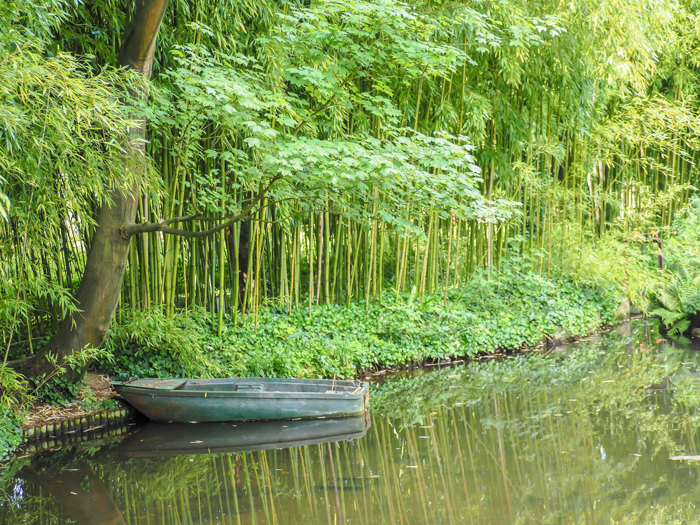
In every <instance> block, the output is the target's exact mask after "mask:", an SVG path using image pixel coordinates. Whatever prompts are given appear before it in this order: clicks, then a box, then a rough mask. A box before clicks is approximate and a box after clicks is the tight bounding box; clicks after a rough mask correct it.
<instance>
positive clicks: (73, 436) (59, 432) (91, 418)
mask: <svg viewBox="0 0 700 525" xmlns="http://www.w3.org/2000/svg"><path fill="white" fill-rule="evenodd" d="M118 404H119V406H118V407H117V408H115V409H110V410H100V411H97V412H92V413H89V414H83V415H80V416H77V417H74V418H71V419H63V420H59V421H54V422H51V423H41V424H39V425H36V426H33V427H29V428H25V429H23V438H22V445H21V446H20V449H23V450H24V451H25V452H27V453H33V452H37V451H39V450H46V449H49V448H55V447H61V446H64V445H70V444H73V443H80V442H83V441H89V440H93V439H100V438H103V437H109V436H115V435H120V434H123V433H125V432H126V426H127V424H128V423H129V422H130V421H131V420H132V419H134V417H135V416H136V413H137V412H136V410H134V408H132V407H131V406H130V405H128V404H126V403H125V402H123V401H118Z"/></svg>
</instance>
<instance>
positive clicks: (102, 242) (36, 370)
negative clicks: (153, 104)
mask: <svg viewBox="0 0 700 525" xmlns="http://www.w3.org/2000/svg"><path fill="white" fill-rule="evenodd" d="M167 3H168V0H137V1H136V5H135V8H134V15H133V17H132V19H131V20H130V21H129V22H128V23H127V26H126V29H125V34H124V39H123V44H122V48H121V50H120V52H119V65H120V66H122V67H128V68H131V69H134V70H136V71H138V72H140V73H141V74H143V75H144V76H145V77H146V78H150V76H151V70H152V66H153V54H154V51H155V47H156V39H157V38H158V31H159V29H160V26H161V23H162V20H163V14H164V13H165V9H166V7H167ZM131 95H132V96H136V97H142V98H146V97H147V96H148V93H147V92H146V91H145V89H144V91H143V92H141V93H131ZM131 134H132V136H134V137H135V138H136V139H135V140H134V142H133V143H132V144H131V152H132V153H131V157H132V158H131V159H130V162H129V166H133V169H135V170H137V171H138V172H141V173H142V172H144V171H145V169H146V157H145V146H144V144H145V143H144V140H145V134H146V122H145V121H144V120H141V121H138V122H137V124H136V126H135V127H134V128H133V129H132V130H131ZM137 175H138V174H137ZM136 180H139V177H138V176H137V177H136ZM139 193H140V186H139V184H138V183H136V184H135V185H134V187H133V188H132V189H131V191H130V192H128V193H126V194H123V193H121V192H119V191H114V192H112V194H111V196H110V197H111V200H112V203H111V204H109V203H105V204H103V205H102V206H101V207H100V209H99V210H98V212H97V228H96V230H95V234H94V236H93V238H92V243H91V245H90V251H89V253H88V258H87V263H86V265H85V273H84V274H83V278H82V280H81V281H80V286H79V287H78V291H77V293H76V301H77V305H78V309H79V310H80V311H79V312H78V313H76V314H74V315H70V316H68V317H66V319H64V320H63V322H62V323H61V326H60V327H59V329H58V332H56V334H55V335H54V336H53V337H52V338H51V340H50V341H49V342H48V343H47V344H46V346H45V347H44V348H43V349H42V350H41V351H40V352H38V353H36V354H34V356H32V357H31V358H29V359H26V360H23V361H22V362H21V363H18V366H16V368H17V370H18V371H19V372H20V373H22V374H24V375H25V376H26V377H28V378H32V377H38V376H41V375H42V374H47V375H49V374H51V373H53V372H54V370H55V367H54V365H53V364H52V363H51V362H50V361H49V360H48V359H47V354H49V353H50V354H52V355H53V356H55V357H56V358H57V360H58V363H59V364H64V363H65V359H66V357H68V356H70V355H72V354H73V353H74V352H77V351H79V350H82V349H84V348H86V347H91V348H97V347H99V346H100V345H101V344H102V341H103V340H104V337H105V334H106V333H107V330H108V328H109V325H110V323H111V322H112V317H113V316H114V312H115V310H116V308H117V303H118V301H119V297H120V293H121V288H122V281H123V279H124V270H125V268H126V261H127V258H128V255H129V245H130V236H128V235H123V234H122V226H124V225H127V224H133V223H134V220H135V219H136V209H137V206H138V198H139ZM82 372H83V370H68V371H67V374H68V375H69V376H72V377H73V378H75V376H78V375H80V374H82Z"/></svg>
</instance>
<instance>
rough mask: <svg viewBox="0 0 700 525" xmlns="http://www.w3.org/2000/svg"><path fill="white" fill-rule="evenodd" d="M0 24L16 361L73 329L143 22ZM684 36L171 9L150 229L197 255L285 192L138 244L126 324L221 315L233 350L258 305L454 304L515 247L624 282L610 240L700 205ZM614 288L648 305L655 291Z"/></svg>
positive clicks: (15, 6)
mask: <svg viewBox="0 0 700 525" xmlns="http://www.w3.org/2000/svg"><path fill="white" fill-rule="evenodd" d="M3 9H5V15H6V16H4V18H3V23H4V24H5V26H6V28H7V31H6V32H5V34H4V38H3V42H2V45H3V46H5V49H7V50H8V52H7V53H4V54H3V62H2V71H3V73H2V77H1V78H2V79H3V80H2V81H3V84H2V85H3V87H2V89H1V90H0V93H2V99H1V102H0V107H1V108H2V112H3V118H2V120H1V122H2V126H3V127H2V131H1V132H0V133H1V134H2V138H3V140H2V141H0V159H1V160H0V162H1V163H2V166H4V168H3V170H2V173H0V176H2V177H3V178H4V179H5V182H3V183H2V188H3V189H2V192H3V193H5V194H7V196H9V202H10V203H11V207H10V214H9V221H7V222H3V226H2V230H0V236H1V238H2V240H3V242H2V245H1V246H0V248H1V250H0V261H1V264H0V271H1V272H2V274H1V276H2V279H3V282H4V283H7V286H6V287H4V288H3V291H2V295H1V296H0V326H1V327H2V331H3V335H4V341H5V342H7V340H8V337H9V336H10V334H11V337H12V340H13V341H14V342H18V341H31V340H32V339H33V338H35V337H37V335H46V334H50V333H52V332H53V331H54V330H55V329H56V326H57V323H58V322H59V321H60V319H61V318H62V317H63V316H64V314H65V313H66V312H68V311H71V309H72V308H74V305H73V303H72V301H71V296H72V293H73V292H74V290H75V287H76V284H77V282H78V280H79V278H80V275H81V272H82V269H83V267H84V264H85V258H86V254H87V249H88V247H89V244H90V239H91V235H92V232H93V227H94V211H95V209H96V207H97V205H98V204H99V202H100V201H101V199H103V198H104V197H105V195H106V194H107V190H108V189H109V188H111V187H122V188H123V187H128V186H129V185H130V183H131V182H132V181H131V180H130V176H132V175H133V173H132V170H130V169H128V162H126V163H125V161H124V159H123V158H122V156H123V155H122V154H123V152H122V151H121V147H122V146H123V144H124V133H125V129H126V126H127V125H128V122H127V119H125V117H124V114H125V113H124V111H123V109H124V106H125V104H126V101H125V100H124V97H123V93H124V90H119V89H116V88H115V87H114V86H115V85H117V84H119V85H121V86H123V85H124V84H125V83H127V82H135V80H133V79H128V78H127V77H128V75H126V76H125V75H124V74H123V73H118V72H115V71H114V70H113V66H114V64H115V61H116V54H117V50H118V47H119V45H120V42H121V38H122V35H121V33H120V31H121V28H123V26H124V22H125V20H126V18H127V13H128V12H129V9H131V4H130V3H129V2H120V1H117V2H102V1H97V2H91V3H78V4H75V5H73V4H64V3H62V2H49V3H46V2H43V3H40V2H34V1H31V0H12V2H10V3H8V4H7V5H6V6H5V7H3ZM696 18H697V6H696V4H695V3H693V2H689V1H688V2H681V1H675V0H663V1H661V2H650V1H648V0H628V1H625V2H623V3H622V4H620V5H615V7H614V8H613V7H612V4H608V3H605V2H604V3H600V2H593V1H590V0H577V1H576V2H574V3H569V4H561V3H558V2H551V1H548V0H541V1H538V2H529V1H528V2H524V1H509V2H502V3H498V4H497V5H494V4H492V3H490V2H475V3H471V4H461V3H458V2H451V3H447V4H440V5H433V4H431V3H430V2H423V1H419V2H412V3H408V4H407V3H400V2H394V1H389V0H381V1H379V0H376V1H370V0H362V1H359V0H357V1H347V0H342V1H341V0H324V1H322V2H317V3H314V4H313V5H309V6H307V5H303V4H294V3H292V4H277V3H273V2H268V1H266V0H260V1H258V2H254V3H248V4H240V3H235V2H228V1H227V2H217V3H216V4H215V5H212V4H210V3H208V2H203V1H198V0H178V1H172V2H171V3H170V6H169V9H168V12H167V14H166V18H165V21H164V25H163V30H162V33H161V37H160V39H159V51H158V53H157V63H156V66H155V70H154V71H155V72H154V78H153V82H152V86H151V87H150V90H149V92H150V96H149V102H148V103H147V105H146V107H144V108H142V114H143V115H145V116H147V117H148V119H149V130H148V141H149V143H148V158H149V161H150V166H151V168H152V169H151V170H150V172H149V173H150V176H149V178H148V180H142V181H139V182H140V184H141V188H142V190H143V195H142V198H141V199H140V204H139V217H138V219H139V220H140V221H153V222H157V221H159V220H170V219H173V218H174V217H187V218H188V220H187V221H181V222H173V223H171V225H172V226H174V227H177V228H179V229H183V230H186V231H201V230H204V229H207V228H209V227H210V226H212V225H216V224H222V221H224V220H225V219H226V218H228V217H230V216H232V215H235V214H236V213H237V212H238V211H240V210H241V209H242V208H244V207H245V206H246V205H247V204H248V203H249V202H251V199H252V198H253V196H254V195H255V194H256V192H257V191H258V190H259V189H260V188H261V187H262V186H265V185H266V184H268V183H270V182H273V181H274V184H273V185H272V187H271V188H270V191H269V192H268V193H267V194H266V197H265V199H264V201H262V202H260V203H258V206H256V207H255V209H254V210H252V211H253V215H252V216H251V217H250V218H249V219H248V220H246V221H243V222H239V223H237V224H234V225H232V226H231V227H229V228H225V229H224V230H222V231H220V232H218V233H216V234H214V235H212V236H210V237H208V238H197V239H192V238H187V239H182V238H179V237H173V236H170V235H160V234H150V235H139V236H137V237H134V238H133V240H132V250H131V255H130V260H129V269H128V273H127V278H126V282H125V287H124V290H123V294H122V295H123V297H122V302H121V305H122V308H125V309H143V310H144V311H146V312H147V311H149V309H150V308H151V307H153V306H156V307H158V308H161V307H163V308H164V309H165V311H166V313H167V314H169V315H172V314H173V313H174V312H175V311H176V310H177V309H181V308H184V309H190V308H192V307H193V306H201V307H203V308H205V309H207V310H209V311H211V312H214V311H215V310H217V306H216V305H217V304H220V303H225V305H226V307H227V308H226V309H225V308H218V312H219V313H220V314H221V315H220V318H219V320H218V325H217V327H216V328H217V331H218V332H221V331H223V328H224V325H225V324H226V323H228V321H227V320H226V319H225V318H224V317H225V316H224V312H234V311H240V312H243V313H245V312H253V313H255V312H257V311H258V309H259V308H260V307H262V306H263V305H265V304H267V303H268V302H270V301H272V302H275V303H282V304H287V305H288V306H290V307H295V306H299V305H300V304H301V303H302V301H304V302H306V303H308V305H309V306H313V305H314V304H320V303H324V304H331V303H339V304H342V303H350V302H352V301H353V300H358V299H361V300H364V301H365V303H367V304H369V303H372V302H374V301H376V300H377V299H378V298H379V297H381V296H383V294H384V292H385V291H386V290H388V289H395V290H396V291H397V292H398V293H399V294H404V293H408V292H410V291H411V290H412V289H413V288H414V287H415V289H416V292H417V293H418V295H419V296H421V297H424V296H425V295H426V294H427V295H429V294H434V293H438V291H439V290H440V289H441V288H442V287H444V288H446V289H447V290H449V289H450V288H451V287H452V286H456V287H460V286H462V285H463V284H464V283H465V282H467V281H468V280H469V279H470V278H471V276H472V275H473V274H474V272H475V271H477V269H478V268H481V267H484V266H488V265H493V264H499V261H500V260H501V259H502V258H503V257H504V256H505V255H506V254H507V253H508V252H509V249H514V250H516V252H519V253H521V254H529V255H530V256H531V260H532V261H533V268H535V269H536V271H538V272H539V273H541V274H542V275H545V274H546V275H547V276H550V275H551V274H552V272H556V271H557V267H558V266H559V265H560V262H561V261H562V260H564V263H565V265H566V266H567V269H568V270H571V272H570V273H573V274H577V273H578V272H581V273H583V274H588V275H585V276H584V278H583V280H587V279H588V278H589V277H590V273H591V271H592V270H591V267H590V266H588V265H586V264H583V265H582V264H577V263H576V262H575V261H576V260H577V259H578V260H579V261H580V260H581V259H582V253H583V252H585V254H590V253H592V252H596V251H602V252H604V253H605V256H606V257H598V260H597V262H598V264H597V265H593V267H594V268H597V269H598V270H603V269H605V268H608V267H610V266H613V267H615V268H624V267H625V266H626V265H627V264H628V263H627V262H626V261H624V260H623V259H621V258H620V257H619V255H620V254H621V253H622V252H624V250H620V249H608V250H606V248H608V247H609V246H610V243H611V242H612V241H610V239H613V240H614V242H615V243H617V246H619V247H624V246H626V245H630V243H634V242H635V241H636V237H635V232H649V231H652V230H656V231H658V229H659V228H660V227H663V226H670V225H671V223H672V220H673V218H674V217H675V215H676V214H677V212H678V210H679V209H681V208H682V206H683V205H684V203H685V202H686V201H687V199H688V197H689V195H690V194H691V192H692V190H693V187H694V184H695V183H696V176H697V172H696V170H695V169H694V161H695V158H696V156H697V154H696V152H697V136H698V133H697V131H698V129H700V125H699V124H698V119H697V110H696V109H697V107H696V103H697V102H696V97H695V95H696V91H697V85H698V82H697V65H696V60H695V58H694V57H695V55H694V49H695V44H696V40H697V37H696V29H695V22H694V21H695V20H696ZM5 26H3V27H5ZM18 49H21V50H22V51H21V52H19V51H17V50H18ZM19 78H21V79H22V83H21V85H22V89H21V90H18V89H17V87H16V86H17V85H18V83H17V79H19ZM58 86H60V87H61V90H60V91H58V90H57V89H58ZM93 109H94V111H93ZM58 152H61V154H60V155H58ZM125 168H126V169H125ZM78 174H80V180H78V179H77V175H78ZM278 177H279V178H278ZM0 207H1V209H2V213H3V214H6V213H7V208H8V201H7V200H5V199H4V198H3V199H2V200H0ZM47 234H48V235H47ZM632 246H634V245H633V244H632ZM586 250H587V251H586ZM585 254H584V255H585ZM616 254H617V255H616ZM577 256H578V257H577ZM608 259H613V260H608ZM570 263H571V264H570ZM623 274H624V271H620V272H619V273H618V274H617V275H618V277H619V278H618V279H616V283H617V284H622V285H623V286H626V287H628V288H629V289H630V291H629V293H630V294H631V295H632V296H633V299H635V296H636V298H637V299H639V301H641V302H643V298H644V297H645V296H648V293H645V292H648V290H646V289H642V288H644V286H645V285H644V284H640V283H648V282H650V281H649V279H648V278H646V277H648V276H645V278H644V279H627V281H630V282H628V283H627V284H626V285H625V284H624V281H625V278H624V276H623ZM572 278H574V279H576V280H580V278H579V276H578V275H573V276H572ZM652 281H653V279H652ZM130 316H131V313H125V314H124V317H125V318H128V317H130ZM234 317H236V315H234ZM235 322H236V321H234V323H235Z"/></svg>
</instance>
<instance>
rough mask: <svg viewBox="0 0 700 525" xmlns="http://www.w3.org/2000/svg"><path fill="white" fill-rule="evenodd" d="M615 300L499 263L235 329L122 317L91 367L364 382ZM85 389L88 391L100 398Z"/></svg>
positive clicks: (604, 318) (549, 328)
mask: <svg viewBox="0 0 700 525" xmlns="http://www.w3.org/2000/svg"><path fill="white" fill-rule="evenodd" d="M621 299H622V297H621V294H620V293H619V292H618V291H617V290H616V289H614V288H609V289H602V288H600V287H597V286H589V285H581V284H576V283H574V282H572V281H571V280H569V279H567V278H565V277H561V278H551V279H547V278H544V277H541V276H539V275H538V274H536V273H533V272H529V271H515V270H507V271H502V272H501V273H500V274H498V275H492V276H491V278H490V279H486V278H484V277H479V276H477V277H476V278H475V279H473V280H472V281H471V282H470V283H469V284H468V285H467V286H465V287H463V288H462V289H459V290H450V291H448V293H447V295H445V294H435V295H429V296H426V297H424V298H422V299H421V298H419V297H416V296H412V295H401V296H396V295H395V294H389V293H388V294H385V295H384V296H383V297H382V301H381V303H379V302H376V303H373V304H370V305H369V306H368V305H367V304H366V303H352V304H350V305H318V306H316V305H313V306H312V308H308V306H306V307H303V306H300V307H298V308H292V310H291V311H289V310H288V308H285V307H274V306H269V307H266V308H264V309H261V310H260V311H259V312H256V313H255V314H247V315H245V316H242V318H241V317H239V319H238V323H237V324H235V325H234V324H233V320H232V319H230V318H229V324H228V325H227V327H226V330H224V331H223V333H222V334H221V335H220V336H219V335H216V334H215V333H214V330H213V326H212V323H211V322H210V316H209V314H208V313H207V312H204V311H201V310H195V311H189V312H186V313H185V312H181V313H178V314H176V315H175V316H172V317H166V316H165V315H163V314H162V313H161V312H160V311H156V310H151V311H147V312H140V311H139V312H131V313H127V312H124V313H123V315H122V317H121V319H120V320H119V322H118V323H117V324H116V325H115V326H114V327H113V329H112V330H111V332H110V335H109V337H108V339H107V342H106V346H107V348H108V349H109V350H110V351H111V354H112V360H103V361H101V362H98V363H96V367H97V368H98V369H99V370H101V372H100V373H101V374H102V375H104V376H110V375H115V374H118V373H127V374H129V375H133V376H139V377H158V376H160V377H164V376H180V377H201V376H260V377H333V376H335V377H339V378H349V377H365V376H367V375H371V374H377V373H379V374H381V373H383V371H385V370H388V369H393V368H397V367H404V366H410V365H420V364H431V363H440V362H449V361H455V360H464V359H469V358H473V357H474V356H477V355H482V356H483V355H494V354H499V353H502V352H504V351H518V350H522V349H525V348H533V347H536V346H538V345H544V344H548V343H560V342H564V341H566V340H570V339H572V338H577V337H583V336H586V335H589V334H591V333H593V332H596V331H598V330H600V329H601V328H603V327H605V326H608V325H610V324H613V323H614V322H615V320H616V316H617V315H619V312H618V309H619V307H620V303H621ZM622 313H623V314H624V312H622ZM91 377H92V378H93V379H94V377H96V376H91ZM93 382H94V381H93ZM92 386H94V385H92ZM98 386H99V385H98ZM94 390H95V389H93V388H88V393H87V397H88V398H90V397H91V396H92V397H93V398H95V397H96V398H98V399H95V401H101V400H102V398H104V399H107V398H108V395H109V393H108V392H107V391H104V389H103V391H102V392H101V393H98V394H97V395H96V396H95V394H94V393H90V392H92V391H94ZM97 390H99V388H98V389H97ZM55 393H56V391H55V390H54V394H55ZM64 394H65V396H68V395H69V392H64ZM100 396H101V397H100ZM102 401H103V400H102ZM40 406H41V407H42V408H40V409H36V408H35V409H30V410H29V414H28V415H25V416H24V418H23V421H24V423H25V425H24V426H25V427H26V426H28V425H29V422H31V421H32V420H38V419H40V417H41V412H42V411H50V409H48V408H47V407H46V405H45V404H44V405H40ZM61 410H62V411H63V412H64V416H65V417H64V418H63V419H69V418H74V417H76V415H77V416H80V415H82V414H84V413H85V407H84V404H83V405H81V404H80V403H78V404H75V405H73V410H71V409H70V408H68V409H61ZM56 413H60V411H54V415H55V414H56ZM54 421H58V422H60V421H61V418H60V417H59V418H58V419H56V418H53V419H52V422H54ZM35 422H36V421H35ZM1 442H2V439H0V446H1V445H2V443H1ZM10 443H13V444H14V446H17V444H18V443H17V435H13V439H12V440H11V441H10V440H6V443H5V452H7V448H8V447H9V446H11V445H10Z"/></svg>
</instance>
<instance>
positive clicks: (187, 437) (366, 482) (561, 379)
mask: <svg viewBox="0 0 700 525" xmlns="http://www.w3.org/2000/svg"><path fill="white" fill-rule="evenodd" d="M699 356H700V354H698V353H697V350H694V349H692V348H690V349H689V348H681V347H674V346H671V345H670V344H668V342H667V341H664V340H663V339H662V338H661V337H660V336H659V335H658V333H657V332H656V331H655V330H654V329H653V327H651V328H649V327H648V326H647V325H645V324H644V323H643V322H640V321H637V322H633V323H631V324H627V325H621V326H620V327H618V328H617V329H615V330H613V331H611V332H610V333H608V334H604V335H602V336H597V337H593V338H591V339H589V340H586V341H581V342H578V343H576V344H572V345H569V346H567V347H562V348H558V349H556V350H554V351H553V352H551V353H550V354H549V355H540V354H531V355H528V356H526V357H519V358H516V359H505V360H501V361H491V362H487V363H468V364H465V365H462V366H459V367H454V368H445V369H440V370H435V371H430V372H427V371H424V370H417V371H414V372H411V373H406V374H401V375H396V376H393V377H390V378H388V379H387V380H385V381H383V382H382V383H381V384H376V385H373V392H372V418H373V421H372V425H371V427H367V426H366V424H365V422H364V420H362V419H361V418H359V419H358V418H355V420H354V421H353V420H342V421H338V422H332V421H330V420H321V421H320V422H315V423H314V422H301V421H300V422H289V423H280V422H274V423H255V424H247V425H245V426H243V425H238V426H236V427H234V426H232V425H231V424H225V425H224V424H215V425H206V426H205V425H185V426H174V425H146V426H142V427H139V428H138V431H137V432H133V433H131V434H129V435H127V436H126V437H123V438H119V439H117V440H114V441H111V442H104V443H102V444H85V445H84V446H81V447H68V448H64V449H61V450H57V451H49V452H45V453H42V454H38V455H36V456H34V457H32V458H20V459H17V460H16V461H15V462H14V463H13V464H10V465H9V468H8V469H6V471H4V472H1V473H0V487H3V489H2V492H0V523H21V522H32V521H33V522H35V523H66V522H67V520H68V519H70V520H74V521H76V522H78V523H129V524H135V523H152V524H181V523H182V524H184V523H212V524H213V523H227V524H228V523H232V524H268V523H269V524H298V523H312V524H316V523H319V524H329V525H330V524H336V523H356V524H367V525H369V524H379V523H381V524H384V523H390V524H394V523H395V524H404V523H406V524H413V523H415V524H428V523H430V524H432V523H435V524H437V523H450V524H462V523H470V524H471V523H473V524H501V523H537V524H540V523H551V524H577V523H581V524H598V523H615V524H618V523H619V524H622V523H630V524H632V523H663V524H681V523H683V524H686V523H700V515H699V514H700V513H698V506H699V505H700V490H698V481H699V479H700V469H699V465H700V462H698V461H694V459H693V458H694V457H695V456H697V455H698V454H700V439H699V438H698V432H697V429H698V426H699V425H698V424H699V423H700V415H699V414H698V410H697V408H696V407H698V406H699V404H700V388H698V387H700V383H699V381H700V379H699V377H700V359H699ZM308 423H314V424H313V425H308ZM363 436H364V437H363ZM234 438H235V439H234ZM110 520H111V521H110ZM119 520H122V521H119Z"/></svg>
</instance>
